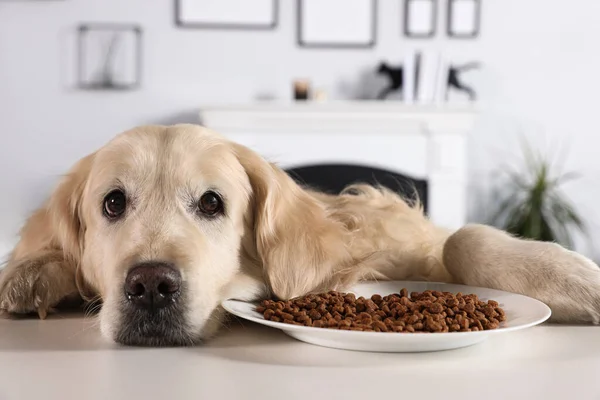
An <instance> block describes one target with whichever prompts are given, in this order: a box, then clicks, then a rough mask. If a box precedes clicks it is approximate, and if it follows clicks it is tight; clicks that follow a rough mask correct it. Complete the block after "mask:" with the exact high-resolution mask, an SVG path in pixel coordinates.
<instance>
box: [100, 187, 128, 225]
mask: <svg viewBox="0 0 600 400" xmlns="http://www.w3.org/2000/svg"><path fill="white" fill-rule="evenodd" d="M126 206H127V198H126V197H125V193H123V192H122V191H120V190H113V191H112V192H110V193H109V194H107V195H106V197H105V198H104V215H105V216H106V217H107V218H109V219H117V218H119V217H120V216H121V215H122V214H123V213H124V212H125V208H126Z"/></svg>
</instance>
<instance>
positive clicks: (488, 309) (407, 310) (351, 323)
mask: <svg viewBox="0 0 600 400" xmlns="http://www.w3.org/2000/svg"><path fill="white" fill-rule="evenodd" d="M256 311H257V312H259V313H261V314H263V316H264V318H265V319H267V320H270V321H275V322H283V323H286V324H292V325H304V326H312V327H317V328H330V329H343V330H351V331H370V332H411V333H412V332H471V331H481V330H488V329H496V328H498V327H499V326H500V323H501V322H502V321H505V320H506V316H505V313H504V310H502V308H500V307H499V306H498V303H497V302H496V301H494V300H488V301H487V302H484V301H481V300H479V298H478V297H477V295H474V294H467V295H465V294H462V293H457V294H453V293H449V292H438V291H432V290H426V291H424V292H412V293H410V296H409V295H408V291H407V290H406V289H402V290H401V291H400V293H398V294H396V293H394V294H390V295H388V296H383V297H382V296H380V295H378V294H375V295H373V296H371V298H364V297H359V298H356V296H355V295H354V294H352V293H340V292H335V291H331V292H327V293H322V294H310V295H308V296H303V297H299V298H296V299H292V300H288V301H275V300H263V301H262V302H261V303H260V305H259V306H257V307H256Z"/></svg>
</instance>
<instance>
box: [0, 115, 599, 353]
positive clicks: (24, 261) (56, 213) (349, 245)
mask: <svg viewBox="0 0 600 400" xmlns="http://www.w3.org/2000/svg"><path fill="white" fill-rule="evenodd" d="M366 279H402V280H429V281H443V282H455V283H463V284H467V285H476V286H484V287H489V288H495V289H501V290H506V291H510V292H515V293H521V294H525V295H528V296H531V297H534V298H537V299H539V300H541V301H543V302H545V303H546V304H548V305H549V306H550V307H551V309H552V318H553V320H554V321H557V322H573V323H575V322H576V323H595V324H597V323H598V322H599V320H600V269H598V267H597V266H596V265H595V264H594V263H593V262H592V261H590V260H589V259H587V258H585V257H583V256H582V255H580V254H577V253H575V252H572V251H568V250H566V249H565V248H563V247H561V246H559V245H557V244H553V243H542V242H535V241H527V240H521V239H518V238H515V237H511V236H510V235H508V234H506V233H504V232H501V231H500V230H497V229H494V228H491V227H487V226H483V225H467V226H465V227H464V228H462V229H459V230H457V231H455V232H450V231H447V230H444V229H440V228H438V227H436V226H434V224H432V223H431V222H430V221H428V220H427V219H426V218H425V217H424V215H423V213H422V211H421V209H420V207H418V206H414V205H412V206H411V205H409V204H407V203H406V202H405V201H403V200H402V199H401V198H400V197H399V196H398V195H397V194H395V193H392V192H391V191H389V190H386V189H385V188H381V187H372V186H368V185H361V184H357V185H352V186H351V187H350V188H348V189H346V190H345V191H344V192H342V193H340V194H339V195H329V194H323V193H319V192H316V191H313V190H311V189H308V188H303V187H301V186H299V185H298V184H296V183H295V182H294V181H293V180H292V178H290V177H289V176H288V175H287V174H286V173H285V172H284V171H283V170H281V169H280V168H278V167H277V166H276V165H274V164H272V163H269V162H267V161H266V160H264V159H263V158H262V157H261V156H259V155H258V154H256V153H255V152H253V151H252V150H250V149H248V148H246V147H243V146H241V145H239V144H236V143H233V142H231V141H229V140H227V139H226V138H224V137H222V136H220V135H219V134H217V133H214V132H212V131H210V130H208V129H205V128H202V127H200V126H196V125H175V126H142V127H138V128H135V129H132V130H130V131H127V132H124V133H122V134H120V135H118V136H116V137H115V138H114V139H112V140H111V141H110V142H109V143H107V144H106V145H105V146H103V147H102V148H100V149H99V150H97V151H96V152H94V153H93V154H90V155H88V156H86V157H85V158H83V159H81V160H80V161H79V162H77V163H76V164H75V166H74V167H73V168H72V170H71V171H70V173H68V174H67V175H66V176H65V177H64V179H63V180H62V182H61V183H60V184H59V185H58V186H57V187H56V189H55V190H54V192H53V193H52V194H51V196H50V197H49V199H48V200H47V202H46V203H45V205H44V206H43V207H42V208H40V209H39V210H37V211H36V212H35V213H34V214H33V215H31V216H30V218H29V219H28V220H27V222H26V223H25V225H24V227H23V228H22V231H21V235H20V241H19V242H18V244H17V245H16V247H15V248H14V250H13V251H12V254H11V255H10V258H9V260H8V262H7V264H6V266H5V268H4V269H3V270H2V273H1V274H0V308H1V309H2V310H4V311H5V312H8V313H32V312H33V313H38V314H39V316H40V317H41V318H45V316H46V314H47V313H48V312H49V311H50V310H52V309H53V308H54V307H55V306H56V305H57V304H58V303H59V302H61V301H62V300H64V299H67V298H74V297H81V298H83V299H86V300H91V299H95V298H99V299H101V301H102V308H101V311H100V313H99V315H98V317H99V319H100V330H101V332H102V334H103V335H104V336H105V337H107V338H109V339H111V340H114V341H116V342H119V343H123V344H127V345H150V346H165V345H169V346H171V345H191V344H196V343H200V342H202V341H203V340H205V339H208V338H210V337H211V336H212V335H214V334H215V333H216V332H217V331H218V328H219V326H220V325H221V324H222V320H223V317H224V312H223V310H222V308H221V307H220V306H219V304H220V302H221V301H222V300H224V299H227V298H237V299H241V300H256V299H259V298H262V297H264V296H276V297H278V298H281V299H289V298H292V297H295V296H300V295H304V294H307V293H309V292H318V291H325V290H344V289H346V288H348V287H349V286H350V285H352V284H353V283H355V282H357V281H359V280H366Z"/></svg>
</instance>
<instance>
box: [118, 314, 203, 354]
mask: <svg viewBox="0 0 600 400" xmlns="http://www.w3.org/2000/svg"><path fill="white" fill-rule="evenodd" d="M121 316H122V318H121V323H120V324H119V325H120V326H119V328H118V329H117V330H116V332H115V335H114V340H115V341H116V342H117V343H120V344H124V345H128V346H153V347H163V346H192V345H195V344H197V343H199V342H200V337H199V335H198V334H196V335H194V333H193V332H192V330H191V329H190V326H188V324H187V321H186V320H185V317H184V315H183V313H182V312H180V311H179V310H177V309H170V308H168V309H159V310H154V311H146V310H126V311H124V312H122V313H121Z"/></svg>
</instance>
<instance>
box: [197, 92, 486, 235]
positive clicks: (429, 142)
mask: <svg viewBox="0 0 600 400" xmlns="http://www.w3.org/2000/svg"><path fill="white" fill-rule="evenodd" d="M200 110H201V111H200V121H201V123H202V124H203V125H205V126H206V127H209V128H211V129H214V130H216V131H218V132H220V133H222V134H223V135H225V136H227V137H229V138H231V139H232V140H235V141H237V142H239V143H241V144H244V145H246V146H249V147H251V148H253V149H254V150H256V151H257V152H258V153H260V154H262V155H263V156H264V157H266V158H267V159H269V160H271V161H274V162H277V163H278V164H279V165H281V166H282V167H283V168H289V167H295V166H301V165H308V164H316V163H333V162H335V163H339V162H344V163H355V164H356V163H358V164H361V165H366V166H372V167H378V168H384V169H388V170H391V171H394V172H398V173H402V174H406V175H409V176H411V177H413V178H419V179H427V180H428V183H429V199H428V202H429V215H430V218H431V219H432V221H434V222H436V223H437V224H439V225H441V226H445V227H447V228H450V229H456V228H459V227H460V226H462V225H463V224H464V223H465V222H466V199H465V190H466V181H467V175H466V173H467V171H466V136H467V134H468V133H469V132H470V130H471V127H472V125H473V121H474V117H475V115H476V113H475V111H474V110H473V109H472V108H470V107H447V106H434V105H432V106H425V105H405V104H402V103H397V102H377V101H365V102H362V101H356V102H354V101H353V102H323V103H320V102H296V103H271V102H264V103H256V104H251V105H241V106H236V105H225V106H204V107H201V108H200Z"/></svg>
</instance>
